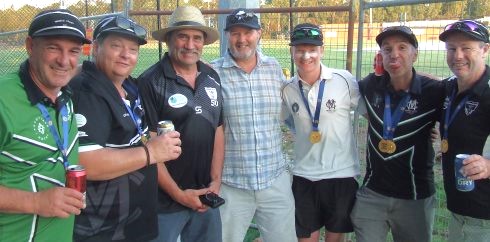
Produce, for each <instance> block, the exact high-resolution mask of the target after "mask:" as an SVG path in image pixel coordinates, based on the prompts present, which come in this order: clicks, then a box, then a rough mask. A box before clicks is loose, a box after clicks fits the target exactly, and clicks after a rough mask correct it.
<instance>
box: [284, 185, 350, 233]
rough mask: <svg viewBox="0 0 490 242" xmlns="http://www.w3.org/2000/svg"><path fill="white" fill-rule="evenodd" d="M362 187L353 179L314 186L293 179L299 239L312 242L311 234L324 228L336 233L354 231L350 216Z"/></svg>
mask: <svg viewBox="0 0 490 242" xmlns="http://www.w3.org/2000/svg"><path fill="white" fill-rule="evenodd" d="M358 187H359V185H358V184H357V181H356V179H354V178H353V177H350V178H334V179H325V180H320V181H315V182H313V181H310V180H307V179H305V178H302V177H299V176H293V195H294V202H295V206H296V235H297V236H298V238H309V237H310V234H311V233H313V232H315V231H317V230H319V229H320V228H322V227H323V226H325V229H326V230H327V231H330V232H334V233H348V232H352V231H354V229H353V227H352V222H351V220H350V212H351V210H352V207H353V206H354V202H355V198H356V192H357V189H358Z"/></svg>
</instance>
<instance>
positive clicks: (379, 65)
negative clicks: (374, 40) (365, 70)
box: [374, 52, 385, 76]
mask: <svg viewBox="0 0 490 242" xmlns="http://www.w3.org/2000/svg"><path fill="white" fill-rule="evenodd" d="M384 73H385V69H384V68H383V56H382V55H381V53H380V52H378V53H377V54H376V56H374V75H376V76H382V75H383V74H384Z"/></svg>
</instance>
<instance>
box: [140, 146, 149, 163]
mask: <svg viewBox="0 0 490 242" xmlns="http://www.w3.org/2000/svg"><path fill="white" fill-rule="evenodd" d="M141 147H143V149H144V150H145V153H146V166H150V151H148V147H146V145H142V146H141Z"/></svg>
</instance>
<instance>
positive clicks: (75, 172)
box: [65, 165, 87, 195]
mask: <svg viewBox="0 0 490 242" xmlns="http://www.w3.org/2000/svg"><path fill="white" fill-rule="evenodd" d="M65 186H66V187H68V188H72V189H75V190H77V191H79V192H81V193H83V194H84V195H85V191H86V190H87V172H86V171H85V168H84V167H83V166H81V165H71V166H68V168H67V169H66V184H65Z"/></svg>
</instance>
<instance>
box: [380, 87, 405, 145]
mask: <svg viewBox="0 0 490 242" xmlns="http://www.w3.org/2000/svg"><path fill="white" fill-rule="evenodd" d="M409 100H410V94H408V93H407V94H406V95H405V96H404V97H403V99H402V100H400V103H398V106H397V107H396V109H395V113H394V114H393V116H392V114H391V98H390V95H389V94H388V92H386V93H385V109H384V114H383V139H385V140H393V136H394V135H395V129H396V126H397V125H398V123H399V122H400V119H401V117H402V114H403V111H404V109H405V106H406V105H407V103H408V101H409Z"/></svg>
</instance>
